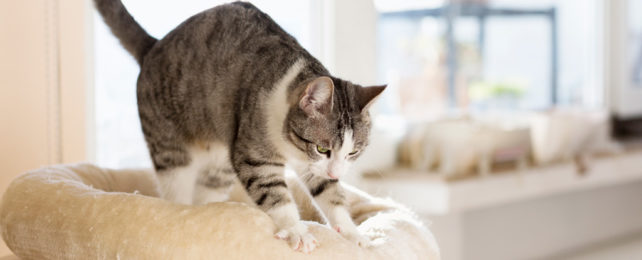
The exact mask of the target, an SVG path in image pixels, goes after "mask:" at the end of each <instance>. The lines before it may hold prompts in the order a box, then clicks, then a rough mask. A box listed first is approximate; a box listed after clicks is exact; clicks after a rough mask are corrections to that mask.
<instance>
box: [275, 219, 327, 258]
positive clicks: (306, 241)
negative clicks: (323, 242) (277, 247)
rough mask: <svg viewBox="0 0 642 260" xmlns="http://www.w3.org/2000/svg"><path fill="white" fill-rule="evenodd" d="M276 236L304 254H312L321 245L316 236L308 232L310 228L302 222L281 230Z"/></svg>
mask: <svg viewBox="0 0 642 260" xmlns="http://www.w3.org/2000/svg"><path fill="white" fill-rule="evenodd" d="M274 236H275V237H276V238H278V239H282V240H285V241H286V242H288V244H289V245H290V247H292V249H294V250H296V251H299V252H303V253H310V252H312V250H314V249H315V248H316V247H317V246H318V245H319V242H317V240H316V239H315V238H314V236H313V235H312V234H310V233H309V232H308V227H307V226H306V225H304V224H303V223H301V222H299V223H297V224H296V225H294V226H292V227H290V228H284V229H281V230H279V231H278V232H277V233H276V234H275V235H274Z"/></svg>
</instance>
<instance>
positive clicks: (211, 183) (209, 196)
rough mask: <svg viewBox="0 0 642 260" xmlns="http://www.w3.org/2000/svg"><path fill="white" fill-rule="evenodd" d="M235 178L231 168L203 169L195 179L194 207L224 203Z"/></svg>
mask: <svg viewBox="0 0 642 260" xmlns="http://www.w3.org/2000/svg"><path fill="white" fill-rule="evenodd" d="M236 178H237V177H236V172H234V170H233V169H232V168H231V167H230V168H222V169H221V168H217V167H207V168H205V169H204V170H202V171H201V172H200V173H199V176H198V177H197V178H196V186H195V187H194V205H201V204H207V203H210V202H221V201H226V200H227V199H228V198H229V195H230V194H229V193H230V191H231V190H232V184H234V181H235V179H236Z"/></svg>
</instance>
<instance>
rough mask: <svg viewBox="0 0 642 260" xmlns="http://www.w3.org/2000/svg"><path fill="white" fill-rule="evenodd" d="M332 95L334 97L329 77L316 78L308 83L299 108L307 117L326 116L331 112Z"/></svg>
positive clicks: (332, 84)
mask: <svg viewBox="0 0 642 260" xmlns="http://www.w3.org/2000/svg"><path fill="white" fill-rule="evenodd" d="M332 95H334V83H332V79H330V78H329V77H325V76H323V77H318V78H316V79H314V80H313V81H312V82H310V83H308V86H307V87H306V89H305V91H304V92H303V96H301V100H299V107H300V108H301V109H302V110H303V111H304V112H305V113H306V114H308V115H310V116H314V115H318V114H326V113H329V112H330V111H332Z"/></svg>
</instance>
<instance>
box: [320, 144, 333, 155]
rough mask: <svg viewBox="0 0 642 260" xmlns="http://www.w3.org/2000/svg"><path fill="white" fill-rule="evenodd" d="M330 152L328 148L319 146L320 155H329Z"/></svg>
mask: <svg viewBox="0 0 642 260" xmlns="http://www.w3.org/2000/svg"><path fill="white" fill-rule="evenodd" d="M329 151H330V150H329V149H327V148H323V146H320V145H317V152H319V153H324V154H325V153H328V152H329Z"/></svg>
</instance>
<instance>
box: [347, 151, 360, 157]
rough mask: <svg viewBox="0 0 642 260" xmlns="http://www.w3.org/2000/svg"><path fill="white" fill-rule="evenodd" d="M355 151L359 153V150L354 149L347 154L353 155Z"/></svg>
mask: <svg viewBox="0 0 642 260" xmlns="http://www.w3.org/2000/svg"><path fill="white" fill-rule="evenodd" d="M357 153H359V150H354V151H352V152H350V153H349V154H348V155H350V156H352V155H355V154H357Z"/></svg>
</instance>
